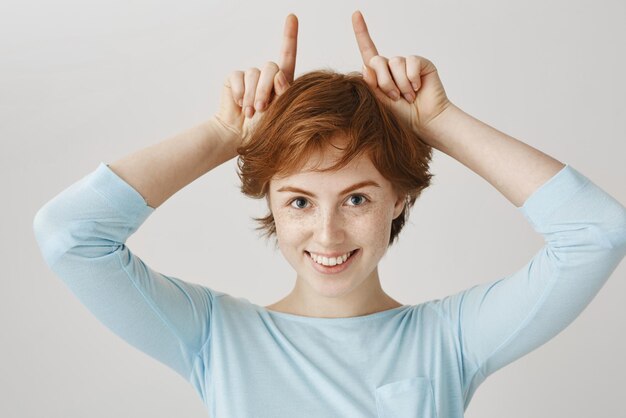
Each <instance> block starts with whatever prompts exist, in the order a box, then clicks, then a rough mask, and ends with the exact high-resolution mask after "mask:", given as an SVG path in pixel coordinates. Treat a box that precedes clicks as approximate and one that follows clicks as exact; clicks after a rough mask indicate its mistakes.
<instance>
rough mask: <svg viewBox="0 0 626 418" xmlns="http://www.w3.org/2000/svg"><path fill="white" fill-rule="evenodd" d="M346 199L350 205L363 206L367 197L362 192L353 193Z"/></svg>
mask: <svg viewBox="0 0 626 418" xmlns="http://www.w3.org/2000/svg"><path fill="white" fill-rule="evenodd" d="M348 201H349V202H350V203H352V206H363V204H364V203H365V202H367V198H366V197H365V196H363V195H362V194H353V195H352V196H350V198H349V199H348Z"/></svg>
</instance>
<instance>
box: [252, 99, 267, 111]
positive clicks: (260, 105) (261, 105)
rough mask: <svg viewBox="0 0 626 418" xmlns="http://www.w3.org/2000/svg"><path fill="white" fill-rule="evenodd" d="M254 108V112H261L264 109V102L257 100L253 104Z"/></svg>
mask: <svg viewBox="0 0 626 418" xmlns="http://www.w3.org/2000/svg"><path fill="white" fill-rule="evenodd" d="M254 107H255V108H256V110H263V108H264V107H265V102H263V101H261V100H258V101H257V102H256V103H255V104H254Z"/></svg>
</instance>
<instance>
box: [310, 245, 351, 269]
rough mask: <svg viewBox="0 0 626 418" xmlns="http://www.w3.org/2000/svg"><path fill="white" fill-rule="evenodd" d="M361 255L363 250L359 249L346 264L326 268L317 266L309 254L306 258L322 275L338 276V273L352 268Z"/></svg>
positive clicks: (320, 265)
mask: <svg viewBox="0 0 626 418" xmlns="http://www.w3.org/2000/svg"><path fill="white" fill-rule="evenodd" d="M360 255H361V249H360V248H357V249H356V250H354V253H353V254H352V255H351V256H350V257H349V258H348V259H347V260H346V262H345V263H342V264H336V265H334V266H324V265H322V264H317V263H316V262H315V261H314V260H313V259H312V258H311V256H310V254H309V252H308V251H307V252H306V258H308V259H309V261H310V262H311V264H313V268H314V269H315V270H316V271H318V272H320V273H322V274H337V273H341V272H342V271H344V270H345V269H347V268H348V267H350V265H351V264H352V262H353V261H354V259H355V258H357V257H359V256H360Z"/></svg>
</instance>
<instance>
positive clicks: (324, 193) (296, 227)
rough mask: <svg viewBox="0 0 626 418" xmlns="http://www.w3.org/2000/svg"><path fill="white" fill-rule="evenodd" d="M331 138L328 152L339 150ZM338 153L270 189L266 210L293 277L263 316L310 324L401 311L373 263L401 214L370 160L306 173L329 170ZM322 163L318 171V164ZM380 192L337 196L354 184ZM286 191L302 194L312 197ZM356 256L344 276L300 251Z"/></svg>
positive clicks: (324, 156)
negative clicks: (305, 319) (277, 314)
mask: <svg viewBox="0 0 626 418" xmlns="http://www.w3.org/2000/svg"><path fill="white" fill-rule="evenodd" d="M345 141H346V139H345V137H342V136H337V137H335V138H334V139H333V141H332V142H333V144H334V145H336V146H338V147H342V146H343V145H344V143H345ZM340 156H341V151H339V150H337V149H335V148H332V147H329V148H327V149H326V150H325V152H324V153H321V154H318V155H315V156H314V157H313V158H312V159H311V161H310V162H309V164H308V165H307V166H305V167H304V169H303V170H302V171H300V172H298V173H296V174H293V175H290V176H287V177H283V178H277V179H273V180H272V181H271V182H270V191H269V197H270V198H269V201H270V209H271V211H272V214H273V215H274V220H275V223H276V236H277V240H278V245H279V248H280V250H281V252H282V254H283V256H284V257H285V259H286V260H287V261H288V262H289V264H291V266H292V267H293V269H294V270H295V271H296V273H297V277H296V282H295V286H294V289H293V290H292V292H291V293H290V294H289V295H287V296H286V297H285V298H284V299H282V300H281V301H279V302H277V303H275V304H273V305H270V306H268V307H267V308H268V309H271V310H276V311H281V312H287V313H292V314H296V315H302V316H315V317H331V318H332V317H350V316H359V315H365V314H368V313H374V312H378V311H381V310H385V309H390V308H395V307H398V306H402V304H401V303H399V302H397V301H395V300H394V299H392V298H391V297H389V296H388V295H387V294H386V293H385V292H384V291H383V289H382V288H381V286H380V278H379V275H378V262H379V261H380V259H381V258H382V257H383V256H384V255H385V253H386V251H387V248H388V243H389V236H390V234H391V223H392V220H393V219H395V218H397V217H398V216H399V215H400V213H401V212H402V209H403V207H404V199H403V197H399V196H398V195H397V194H396V193H395V191H394V190H393V189H392V185H391V183H390V182H389V181H388V180H387V179H385V178H384V177H383V176H382V175H381V174H380V172H379V171H378V170H377V169H376V167H375V166H374V165H373V163H372V162H371V160H370V159H369V157H367V156H361V157H359V158H356V159H354V160H353V161H351V162H350V163H349V164H348V165H347V166H345V167H343V168H342V169H340V170H337V171H334V172H330V171H329V172H323V171H322V172H319V171H312V170H310V168H312V167H315V166H316V165H318V164H319V168H322V169H323V168H325V167H330V166H332V165H333V164H334V162H335V161H336V159H338V158H340ZM320 159H321V164H320ZM367 180H373V181H374V182H376V183H377V184H378V186H375V185H369V186H364V187H360V188H358V189H356V190H353V191H350V192H348V193H345V194H340V193H341V191H342V190H345V189H347V188H348V187H349V186H352V185H354V184H357V183H360V182H363V181H367ZM287 186H291V187H295V188H298V189H303V190H306V191H308V192H310V193H311V194H313V195H315V197H312V196H308V195H303V194H302V193H299V192H295V191H279V190H280V189H282V188H285V187H287ZM354 249H359V252H358V253H357V254H356V255H354V256H353V257H354V259H353V260H352V261H351V263H350V264H349V265H348V266H347V268H346V269H345V270H343V271H341V272H339V273H336V274H326V273H322V272H319V271H317V270H316V269H315V268H314V266H313V265H312V260H311V259H310V257H309V255H308V254H307V253H306V252H305V251H312V252H314V253H318V254H332V253H340V254H341V253H346V252H348V251H352V250H354Z"/></svg>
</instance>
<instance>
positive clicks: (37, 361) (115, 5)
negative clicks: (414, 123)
mask: <svg viewBox="0 0 626 418" xmlns="http://www.w3.org/2000/svg"><path fill="white" fill-rule="evenodd" d="M357 8H358V9H360V10H362V12H363V14H364V16H365V18H366V21H367V22H368V24H369V27H370V32H371V34H372V37H373V39H374V41H375V42H376V44H377V46H378V49H379V52H380V53H381V54H382V55H385V56H387V57H391V56H394V55H411V54H416V55H422V56H425V57H427V58H429V59H430V60H432V61H433V62H434V63H435V65H436V66H437V67H438V69H439V72H440V76H441V79H442V81H443V83H444V86H445V88H446V91H447V92H448V96H449V98H450V99H451V100H452V101H453V102H454V103H455V104H457V105H458V106H459V107H461V108H462V109H464V110H465V111H466V112H468V113H470V114H471V115H473V116H475V117H477V118H478V119H480V120H482V121H484V122H486V123H488V124H490V125H492V126H494V127H496V128H497V129H499V130H501V131H504V132H506V133H508V134H510V135H512V136H514V137H516V138H518V139H520V140H522V141H524V142H526V143H528V144H530V145H532V146H534V147H536V148H539V149H541V150H542V151H544V152H546V153H548V154H550V155H552V156H554V157H555V158H557V159H559V160H560V161H562V162H565V163H569V164H571V165H572V166H573V167H574V168H576V169H577V170H579V171H580V172H582V173H583V174H585V175H586V176H587V177H589V178H590V179H591V180H592V181H593V182H594V183H596V184H598V185H599V186H601V187H602V188H603V189H604V190H606V191H607V192H608V193H610V194H611V195H613V196H614V197H615V198H617V199H618V200H619V201H620V202H622V203H626V187H624V184H625V183H626V164H624V157H625V156H626V145H625V138H626V123H625V121H626V105H625V103H624V97H625V96H626V81H625V79H624V74H626V60H625V56H626V52H625V47H624V46H625V45H624V39H626V24H625V23H626V22H625V21H626V4H625V3H624V2H623V1H621V0H615V1H602V2H592V1H591V0H588V1H571V0H570V1H564V0H561V1H550V2H546V1H544V0H531V1H528V0H527V1H523V2H517V3H513V2H503V1H497V0H492V1H480V2H462V1H436V2H434V1H429V2H425V1H410V2H408V1H407V2H400V1H386V2H384V3H383V2H374V1H372V2H368V3H363V2H355V1H342V2H337V1H334V2H331V1H316V2H298V3H293V2H286V1H284V2H279V1H275V2H272V3H269V2H259V1H246V2H234V1H230V2H226V1H220V2H215V1H202V2H201V1H184V2H183V1H176V2H175V1H147V0H141V1H133V2H128V1H119V0H107V1H102V0H100V1H87V2H86V1H67V0H59V1H55V2H44V1H41V0H35V1H20V2H18V1H14V0H12V1H6V0H4V1H3V2H2V5H1V6H0V71H1V74H0V75H1V76H0V118H1V119H0V140H1V152H0V162H1V164H0V170H2V175H1V177H0V181H1V182H2V183H1V187H2V197H3V199H2V202H3V203H2V205H1V209H0V210H1V211H2V216H1V220H0V222H2V225H1V226H2V236H3V238H4V239H3V240H2V241H1V243H0V246H1V247H0V256H1V257H2V266H3V270H4V271H3V273H4V274H3V277H4V280H3V290H2V293H1V294H0V327H1V328H2V344H1V345H0V347H1V348H0V350H1V355H0V397H1V399H0V416H3V417H67V418H70V417H92V418H96V417H111V416H116V417H155V418H156V417H172V416H184V417H205V416H207V412H205V410H204V409H203V405H202V402H201V401H200V398H199V397H197V395H196V394H195V392H194V391H193V389H192V387H191V386H190V385H189V384H188V383H187V382H186V381H184V380H183V379H182V378H180V377H179V376H178V375H177V374H175V373H174V372H173V371H171V370H170V369H168V368H166V367H165V366H163V365H161V364H160V363H158V362H156V361H155V360H153V359H151V358H149V357H148V356H147V355H145V354H143V353H141V352H139V351H137V350H136V349H134V348H133V347H131V346H130V345H128V344H127V343H125V342H124V341H123V340H121V339H120V338H118V337H117V336H115V335H114V334H112V333H111V332H110V331H109V330H108V329H106V328H105V327H104V326H103V325H101V324H100V323H99V322H98V321H97V320H96V319H95V318H94V317H92V316H91V314H90V313H89V312H88V311H87V309H86V308H85V307H83V306H82V305H81V304H80V303H79V302H78V301H77V300H76V299H74V298H73V296H72V294H71V293H70V291H69V290H68V289H67V288H66V287H65V286H64V284H63V283H62V282H61V281H60V280H59V279H58V278H57V277H56V276H55V275H54V274H53V273H52V272H51V271H50V270H49V269H48V268H47V266H46V265H45V263H44V261H43V259H42V257H41V254H40V252H39V249H38V247H37V245H36V242H35V239H34V235H33V232H32V221H33V218H34V215H35V213H36V211H37V210H38V209H39V208H40V207H41V206H42V205H43V204H44V203H46V202H47V201H48V200H50V199H51V198H52V197H54V196H55V195H56V194H58V193H59V192H61V191H62V190H64V189H65V188H66V187H68V186H69V185H70V184H72V183H73V182H75V181H77V180H78V179H80V178H81V177H83V176H85V175H87V174H88V173H90V172H91V171H93V170H95V169H96V167H97V165H98V164H99V163H100V162H105V163H110V162H113V161H115V160H117V159H118V158H121V157H122V156H124V155H126V154H129V153H131V152H133V151H135V150H137V149H140V148H143V147H146V146H148V145H150V144H153V143H155V142H157V141H161V140H162V139H165V138H166V137H169V136H171V135H173V134H176V133H178V132H180V131H182V130H184V129H186V128H188V127H190V126H192V125H195V124H197V123H199V122H201V121H202V120H204V119H205V118H207V117H209V116H210V115H211V114H213V113H214V112H215V111H216V110H217V106H218V97H219V91H220V88H221V85H222V80H223V79H224V78H225V77H226V76H227V74H228V73H229V72H230V71H233V70H236V69H244V70H245V69H246V68H248V67H250V66H256V67H260V66H262V64H263V63H265V62H266V61H267V60H277V59H278V52H279V46H280V40H281V34H282V27H283V22H284V19H285V16H286V15H287V13H289V12H294V13H296V14H297V15H298V17H299V19H300V42H299V58H298V65H297V68H296V75H298V74H301V73H303V72H305V71H309V70H313V69H318V68H322V67H330V68H334V69H336V70H338V71H343V72H346V71H352V70H360V68H361V61H360V55H359V53H358V50H357V47H356V43H355V40H354V36H353V33H352V28H351V22H350V15H351V13H352V12H353V11H354V10H355V9H357ZM432 171H433V172H434V173H435V178H434V180H433V185H432V187H431V188H429V189H428V190H426V191H425V192H424V194H423V196H422V198H421V199H420V200H418V202H417V203H416V205H415V208H414V210H413V213H412V216H411V222H410V224H409V225H407V227H406V228H405V230H404V231H403V232H402V234H401V235H400V241H399V243H398V244H396V245H395V246H394V247H392V248H391V250H390V251H389V253H388V254H387V255H386V257H385V258H383V260H382V261H381V264H380V274H381V280H382V284H383V287H384V288H385V290H386V291H387V292H388V293H389V294H390V295H391V296H392V297H394V298H396V299H397V300H399V301H400V302H402V303H404V304H417V303H420V302H424V301H427V300H430V299H435V298H442V297H444V296H446V295H448V294H451V293H453V292H458V291H461V290H463V289H466V288H468V287H471V286H472V285H474V284H477V283H481V282H486V281H490V280H494V279H496V278H498V277H501V276H503V275H506V274H509V273H511V272H513V271H515V270H517V269H519V268H521V267H522V266H523V265H524V264H525V263H526V262H527V261H528V260H529V259H530V257H531V256H532V255H533V254H534V253H535V252H536V251H537V250H538V249H539V248H540V247H541V246H542V245H543V239H542V238H541V236H540V235H539V234H537V233H535V232H534V231H533V230H532V228H531V227H530V225H529V224H527V223H526V221H525V219H524V218H523V217H522V215H521V213H518V212H517V211H516V209H515V208H514V206H513V205H512V204H511V203H509V202H508V201H507V200H506V199H505V198H504V197H503V196H501V195H500V194H499V193H498V192H497V191H496V190H495V189H494V188H492V187H491V186H490V185H489V184H488V183H487V182H486V181H484V180H483V179H482V178H480V177H479V176H477V175H476V174H474V173H473V172H471V171H470V170H468V169H467V168H465V167H464V166H462V165H461V164H460V163H458V162H457V161H456V160H454V159H452V158H450V157H449V156H447V155H445V154H442V153H440V152H438V151H436V153H435V157H434V160H433V164H432ZM264 213H265V210H264V207H263V202H259V201H253V200H250V199H247V198H245V197H244V196H242V195H241V194H240V193H239V190H238V179H237V176H236V174H235V160H231V161H230V162H228V163H226V164H224V165H222V166H220V167H218V168H217V169H215V170H214V171H212V172H211V173H209V174H208V175H207V176H204V177H202V178H200V179H198V180H197V181H195V182H194V183H192V184H191V185H189V186H188V187H186V188H185V189H183V190H182V191H180V192H179V193H178V194H176V195H175V196H173V197H172V198H171V199H170V200H168V201H167V202H165V203H164V204H163V205H162V206H161V207H160V208H159V209H158V210H157V211H156V212H155V213H154V214H153V215H152V216H151V217H150V218H149V219H148V220H147V221H146V222H145V224H144V225H143V226H142V228H141V229H140V230H139V231H138V232H137V233H136V234H135V235H133V236H132V237H131V238H130V239H129V240H128V242H127V244H128V245H129V247H130V248H131V250H133V251H134V252H135V254H137V255H138V256H140V257H141V258H142V259H143V260H144V261H146V262H147V263H148V264H149V265H150V266H151V267H153V268H155V269H157V270H159V271H161V272H163V273H165V274H168V275H175V276H177V277H180V278H182V279H184V280H188V281H192V282H196V283H201V284H203V285H206V286H209V287H212V288H215V289H217V290H220V291H223V292H226V293H230V294H232V295H235V296H240V297H245V298H247V299H249V300H250V301H252V302H254V303H257V304H259V305H268V304H270V303H273V302H275V301H277V300H278V299H280V298H281V297H283V296H284V295H285V294H286V293H287V292H288V291H289V290H290V289H291V286H292V284H293V279H294V273H293V271H292V270H291V267H290V266H289V265H288V264H287V262H286V261H285V260H284V259H283V258H282V256H281V254H280V252H277V251H276V252H275V251H274V250H273V247H272V245H271V243H266V242H265V241H263V240H262V239H260V238H257V234H256V232H254V231H253V228H254V226H255V225H254V223H253V221H252V220H251V219H250V217H251V216H258V215H261V214H264ZM224 219H229V220H230V219H234V220H237V221H234V222H233V221H228V222H225V221H224ZM625 273H626V263H624V262H622V264H621V265H620V266H619V267H618V269H617V270H616V271H615V272H614V274H613V276H612V278H611V279H610V280H609V281H608V283H607V284H606V285H605V287H604V288H603V289H602V290H601V291H600V293H599V294H598V296H597V297H596V299H594V301H593V302H592V303H591V304H590V305H589V307H588V308H587V309H586V310H585V311H584V312H583V313H582V314H581V315H580V317H579V318H578V319H577V320H576V321H575V322H574V323H573V324H572V325H570V326H569V327H568V328H567V329H566V330H565V331H563V332H562V333H561V334H559V335H558V336H557V337H555V338H554V339H553V340H551V341H550V342H548V343H547V344H545V345H544V346H542V347H540V348H539V349H537V350H535V351H534V352H532V353H530V354H528V355H526V356H525V357H523V358H521V359H519V360H518V361H516V362H514V363H512V364H510V365H509V366H508V367H505V368H504V369H501V370H500V371H498V372H496V373H495V374H494V375H492V376H491V377H490V378H488V379H487V381H486V382H485V383H483V385H482V386H481V387H480V389H479V390H478V391H477V393H476V395H475V396H474V399H473V401H472V403H471V405H470V406H469V408H468V410H467V413H466V416H467V417H474V418H478V417H480V418H490V417H502V416H506V417H509V418H521V417H590V416H598V417H600V416H613V417H617V416H626V406H625V404H624V402H623V396H624V395H623V392H624V389H625V385H624V381H623V377H622V376H623V375H625V374H626V357H625V356H624V352H626V336H625V332H624V330H625V328H626V327H625V325H626V308H624V303H623V300H624V295H626V283H625V280H624V278H625V276H626V274H625Z"/></svg>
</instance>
